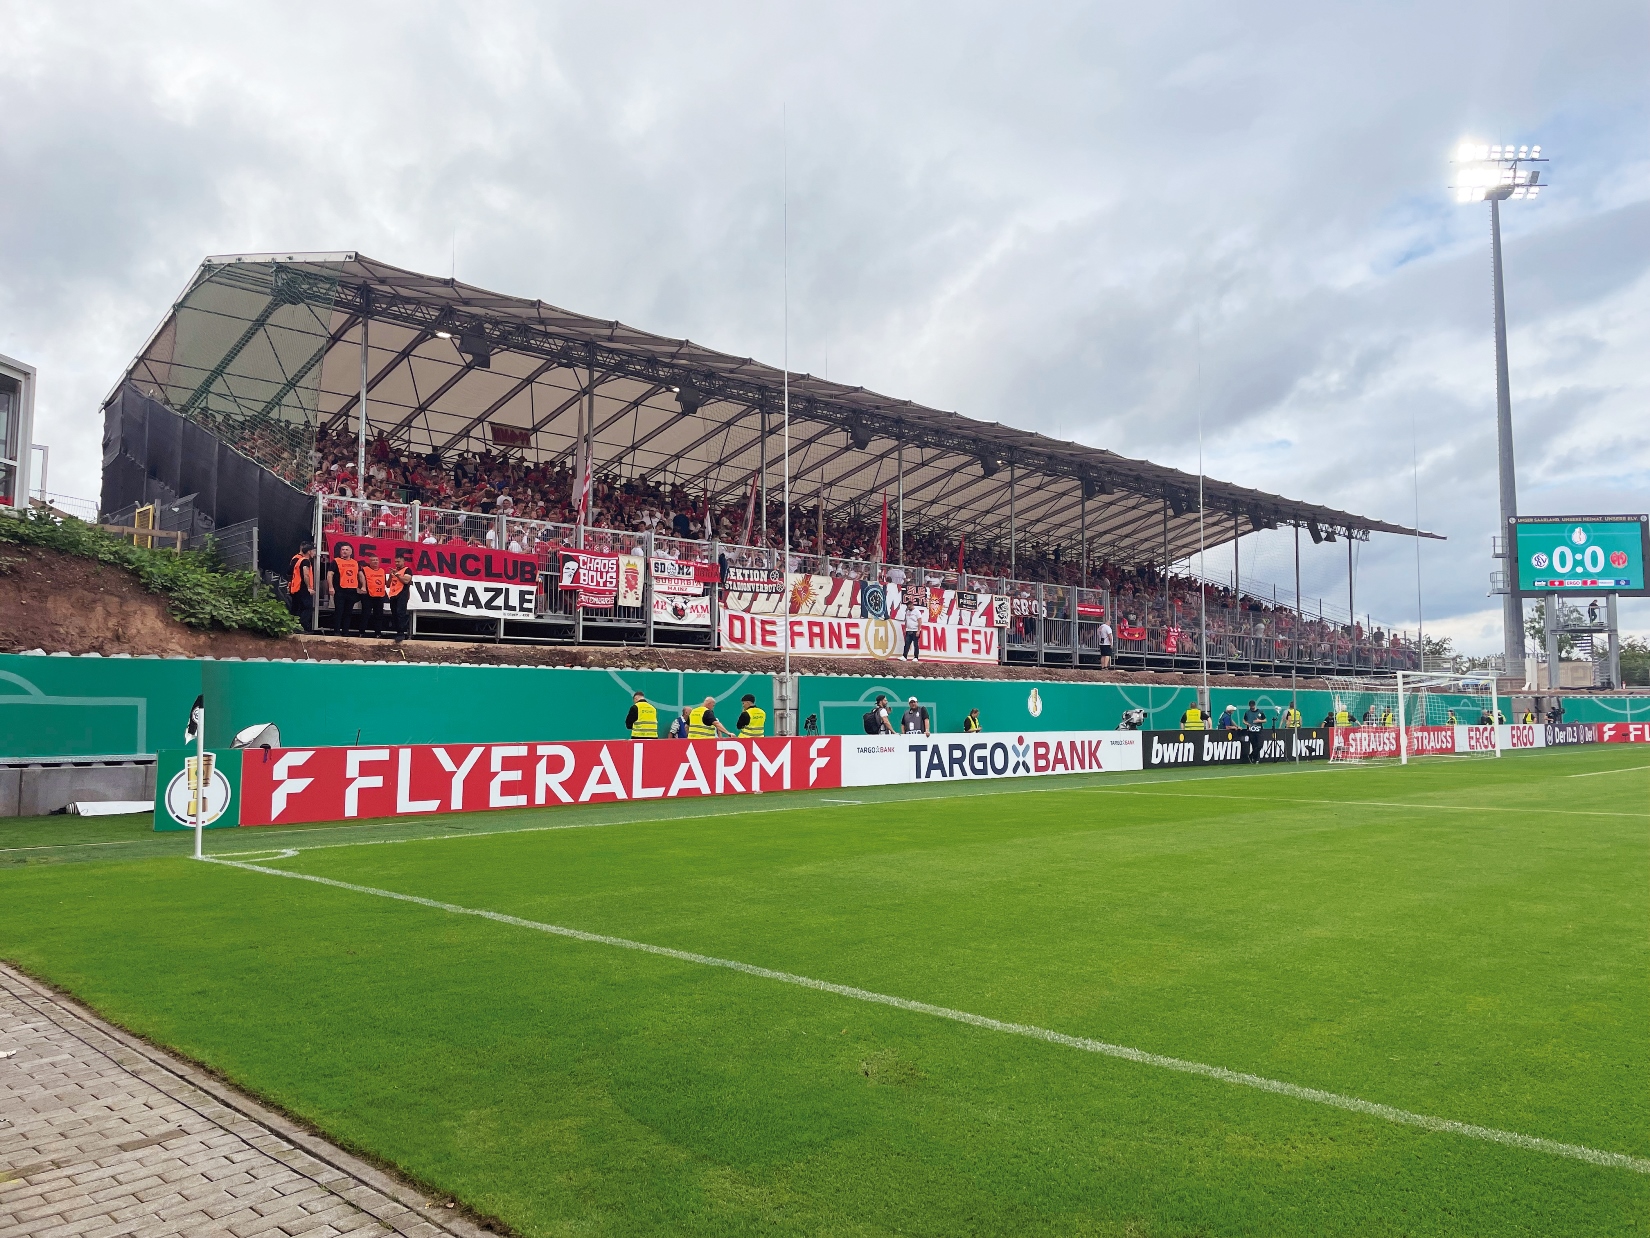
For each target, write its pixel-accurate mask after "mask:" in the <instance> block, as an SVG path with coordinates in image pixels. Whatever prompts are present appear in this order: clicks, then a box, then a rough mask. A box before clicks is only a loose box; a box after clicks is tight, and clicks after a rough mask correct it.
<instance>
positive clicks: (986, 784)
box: [216, 745, 1580, 857]
mask: <svg viewBox="0 0 1650 1238" xmlns="http://www.w3.org/2000/svg"><path fill="white" fill-rule="evenodd" d="M1574 750H1575V751H1580V747H1579V745H1578V746H1577V747H1576V748H1575V749H1574ZM1554 751H1555V752H1560V751H1562V752H1566V753H1567V752H1569V751H1571V749H1568V748H1566V749H1555V750H1554ZM1520 755H1523V754H1520ZM1371 768H1372V767H1368V766H1367V765H1364V766H1349V767H1348V768H1346V769H1344V770H1330V769H1317V768H1307V767H1303V766H1300V765H1292V766H1290V767H1288V768H1284V769H1269V770H1261V771H1253V770H1246V771H1244V772H1241V773H1240V772H1238V771H1237V770H1232V769H1217V770H1212V771H1210V772H1197V773H1194V772H1193V771H1192V770H1189V769H1187V770H1173V771H1168V772H1169V773H1171V774H1185V775H1187V776H1186V777H1158V778H1152V777H1146V778H1144V780H1143V781H1142V782H1135V783H1132V784H1131V785H1133V786H1141V785H1146V786H1179V785H1181V784H1184V783H1195V782H1217V781H1220V782H1224V781H1227V780H1229V779H1232V778H1305V777H1307V776H1309V775H1312V774H1335V775H1337V776H1341V775H1349V774H1353V773H1363V772H1371ZM1141 773H1143V774H1148V775H1149V773H1150V771H1141ZM1133 776H1135V775H1134V773H1133V772H1132V771H1131V772H1130V773H1118V774H1072V775H1063V774H1057V775H1055V776H1053V777H1051V778H1038V779H1035V781H1036V782H1039V783H1051V784H1054V785H1048V786H1016V785H1008V786H1004V785H1003V782H1004V781H1006V782H1008V783H1010V784H1014V783H1024V782H1030V781H1033V780H1032V779H1025V778H1015V779H1007V780H997V779H991V780H989V781H987V780H985V779H980V780H973V779H968V780H964V781H961V782H958V783H955V784H951V785H947V784H943V783H941V784H927V783H924V784H917V785H916V786H915V787H914V788H913V789H915V790H918V791H920V792H922V794H918V795H909V796H892V797H890V798H889V799H887V800H877V801H875V802H876V803H888V804H903V803H917V802H923V801H927V800H943V799H958V798H973V797H978V796H993V795H1052V794H1057V793H1068V792H1078V791H1111V792H1113V793H1114V794H1116V793H1121V792H1123V791H1124V790H1125V788H1122V787H1097V786H1090V785H1087V782H1086V780H1088V779H1091V778H1130V777H1133ZM1076 778H1081V779H1084V780H1085V783H1084V784H1082V785H1073V784H1072V782H1071V781H1070V780H1071V779H1076ZM910 785H911V784H891V785H890V787H888V788H867V789H870V790H877V789H895V788H898V787H903V786H910ZM778 794H784V793H783V792H781V793H778ZM1139 794H1146V792H1140V793H1139ZM1238 798H1246V797H1238ZM659 802H660V803H661V804H667V803H668V804H683V805H686V804H689V803H692V802H693V801H690V800H661V801H659ZM863 802H865V803H869V802H872V801H863ZM1295 802H1296V803H1302V802H1305V801H1299V800H1297V801H1295ZM1325 802H1326V803H1334V804H1339V803H1343V802H1345V801H1342V800H1328V801H1325ZM589 807H591V808H596V807H613V805H612V804H606V805H589ZM816 807H818V802H817V801H814V800H808V801H806V802H804V803H789V802H772V801H770V802H768V803H765V804H762V805H760V806H757V807H753V808H728V809H722V810H720V811H717V812H684V813H680V814H675V815H670V816H646V817H622V818H619V819H617V820H608V821H565V822H559V823H557V824H554V825H519V826H516V825H502V826H499V827H498V828H496V829H480V828H477V829H469V830H461V831H459V832H458V833H455V834H420V835H417V836H415V837H412V838H363V839H355V840H353V841H350V842H342V843H317V844H315V845H314V846H310V847H301V848H299V850H301V851H327V850H332V849H334V848H337V847H388V846H397V845H400V844H402V843H439V842H454V841H457V840H459V839H464V838H492V837H495V836H497V835H500V834H544V833H549V832H551V831H554V830H591V829H600V828H605V827H607V826H610V825H657V824H660V823H662V822H667V821H708V820H715V819H718V818H722V817H744V816H749V815H751V814H753V813H772V812H805V811H807V810H808V809H810V808H816ZM552 811H559V810H552ZM447 815H449V814H444V813H441V814H435V815H433V816H431V817H414V818H411V819H409V820H397V821H361V822H355V823H351V824H350V826H349V827H348V828H350V829H364V828H369V827H379V826H385V825H424V824H429V825H431V826H439V824H440V822H441V821H442V820H443V819H444V818H445V817H446V816H447ZM249 828H253V829H258V830H268V831H270V832H271V833H275V834H277V835H279V836H285V835H292V834H298V835H302V836H306V837H307V836H308V835H311V834H318V835H324V834H325V831H327V830H329V829H334V828H337V823H328V824H324V825H313V826H307V827H299V826H265V825H260V826H253V827H249ZM265 850H267V848H264V849H260V850H258V851H220V852H217V853H216V854H218V855H220V856H225V857H231V856H235V857H238V856H247V855H262V854H264V851H265Z"/></svg>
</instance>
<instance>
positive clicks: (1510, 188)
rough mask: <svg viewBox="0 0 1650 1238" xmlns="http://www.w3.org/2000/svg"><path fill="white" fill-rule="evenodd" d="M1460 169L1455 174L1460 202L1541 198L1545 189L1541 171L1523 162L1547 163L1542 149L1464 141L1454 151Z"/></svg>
mask: <svg viewBox="0 0 1650 1238" xmlns="http://www.w3.org/2000/svg"><path fill="white" fill-rule="evenodd" d="M1455 162H1456V164H1457V165H1458V168H1459V170H1458V171H1457V172H1456V175H1455V184H1454V185H1452V186H1451V188H1452V189H1454V190H1455V200H1456V201H1457V202H1462V203H1465V202H1483V201H1486V200H1488V199H1494V200H1496V201H1499V202H1505V201H1506V200H1507V199H1509V198H1513V199H1528V198H1535V197H1538V196H1540V194H1541V190H1542V188H1543V186H1542V184H1541V171H1540V169H1539V168H1524V167H1521V166H1519V165H1521V164H1524V163H1537V162H1540V163H1545V162H1546V159H1545V158H1544V157H1543V155H1542V154H1541V147H1540V146H1528V145H1522V146H1514V145H1511V144H1505V145H1503V144H1500V143H1495V144H1483V143H1477V142H1462V143H1461V145H1460V146H1458V147H1457V148H1456V151H1455Z"/></svg>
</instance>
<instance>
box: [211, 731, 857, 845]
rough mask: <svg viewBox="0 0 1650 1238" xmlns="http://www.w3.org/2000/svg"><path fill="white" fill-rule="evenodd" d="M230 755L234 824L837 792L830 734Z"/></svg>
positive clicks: (836, 752)
mask: <svg viewBox="0 0 1650 1238" xmlns="http://www.w3.org/2000/svg"><path fill="white" fill-rule="evenodd" d="M242 751H243V755H244V760H243V763H242V765H241V769H240V775H241V778H240V780H241V805H240V824H242V825H291V824H295V823H302V822H315V821H347V820H353V819H355V818H368V817H388V816H402V815H409V814H421V813H443V812H483V811H489V810H495V809H503V808H528V807H539V808H542V807H546V806H553V805H556V804H607V803H617V802H619V801H624V800H656V799H680V798H688V797H696V796H705V795H748V794H753V793H755V794H760V793H762V792H764V791H794V790H805V789H808V788H831V787H839V786H841V785H842V761H841V751H842V750H841V741H840V740H838V739H837V738H836V737H834V736H830V737H813V738H810V737H801V738H774V739H721V740H716V739H695V740H613V741H610V742H602V741H600V740H584V741H578V740H575V741H573V742H571V743H525V742H524V743H515V744H445V745H441V744H409V745H405V746H394V747H392V746H386V747H371V748H368V747H350V748H274V749H269V750H267V751H266V750H263V749H244V750H242Z"/></svg>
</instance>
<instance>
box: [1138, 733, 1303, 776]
mask: <svg viewBox="0 0 1650 1238" xmlns="http://www.w3.org/2000/svg"><path fill="white" fill-rule="evenodd" d="M1139 734H1140V736H1141V742H1142V750H1141V755H1142V764H1143V767H1144V768H1146V769H1175V768H1178V767H1181V766H1202V765H1243V764H1245V763H1252V762H1257V761H1262V762H1272V761H1324V760H1327V759H1328V758H1329V740H1328V736H1329V734H1330V732H1328V731H1326V730H1323V729H1321V728H1317V727H1302V728H1301V729H1299V730H1294V731H1242V730H1236V729H1231V728H1228V729H1224V730H1215V731H1141V732H1140V733H1139Z"/></svg>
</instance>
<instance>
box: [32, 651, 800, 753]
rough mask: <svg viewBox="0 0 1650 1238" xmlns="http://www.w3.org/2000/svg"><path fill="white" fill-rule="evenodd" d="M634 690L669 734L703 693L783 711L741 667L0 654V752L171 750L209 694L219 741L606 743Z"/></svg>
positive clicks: (766, 679)
mask: <svg viewBox="0 0 1650 1238" xmlns="http://www.w3.org/2000/svg"><path fill="white" fill-rule="evenodd" d="M637 690H640V691H642V692H645V693H647V696H648V699H649V700H651V701H652V702H653V703H654V704H655V705H657V706H658V707H659V713H660V727H661V730H662V729H663V728H664V727H665V726H667V725H668V724H669V720H670V718H671V717H672V716H673V714H674V712H675V711H676V710H678V709H679V708H680V707H681V706H682V705H684V704H698V703H699V702H700V701H702V700H703V699H704V698H705V697H707V696H710V697H714V698H715V699H716V701H717V706H718V715H719V716H723V715H725V722H726V724H727V725H728V726H729V727H730V728H731V726H732V725H733V720H734V719H735V718H737V717H738V715H739V709H738V705H739V697H740V696H742V695H743V694H744V693H746V692H749V693H751V694H752V695H753V696H755V697H756V702H757V704H759V705H761V706H762V707H763V708H764V709H766V710H768V712H769V715H770V716H771V715H772V712H773V678H772V677H771V676H769V675H742V674H737V673H731V672H730V673H720V672H718V673H705V674H701V673H694V672H680V671H632V670H623V671H618V670H615V671H607V670H583V669H575V668H570V667H515V666H509V667H495V666H429V665H417V664H402V663H392V662H238V661H232V660H230V661H221V660H212V659H204V660H203V659H194V658H165V659H149V658H79V657H71V658H58V657H40V656H38V655H37V656H32V657H31V656H25V655H21V654H0V756H8V757H24V756H28V757H45V758H49V757H58V758H61V757H77V756H79V757H85V756H127V755H134V754H150V755H152V754H154V753H155V752H157V751H159V750H160V749H163V748H175V747H177V746H178V745H180V744H181V743H182V742H183V730H184V725H185V723H186V722H187V719H188V715H189V707H190V705H191V704H193V702H194V700H195V697H196V695H197V694H199V693H202V692H204V693H205V694H206V706H207V725H206V742H207V745H208V746H209V747H212V748H228V747H229V745H230V742H231V741H232V740H233V738H234V735H235V732H236V731H239V730H241V729H242V728H243V727H247V726H251V725H252V724H253V723H255V722H273V723H275V725H276V726H278V727H279V728H280V731H281V740H282V742H283V743H285V744H287V745H290V746H301V747H311V746H328V745H342V744H353V743H356V742H357V738H358V737H359V742H360V743H363V744H412V743H421V744H430V743H434V744H439V743H466V742H473V743H487V742H492V743H498V742H504V741H511V740H532V739H609V738H617V737H620V736H623V735H624V734H625V733H626V732H625V729H624V716H625V713H626V711H627V710H628V709H629V708H630V703H631V693H632V692H633V691H637Z"/></svg>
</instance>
